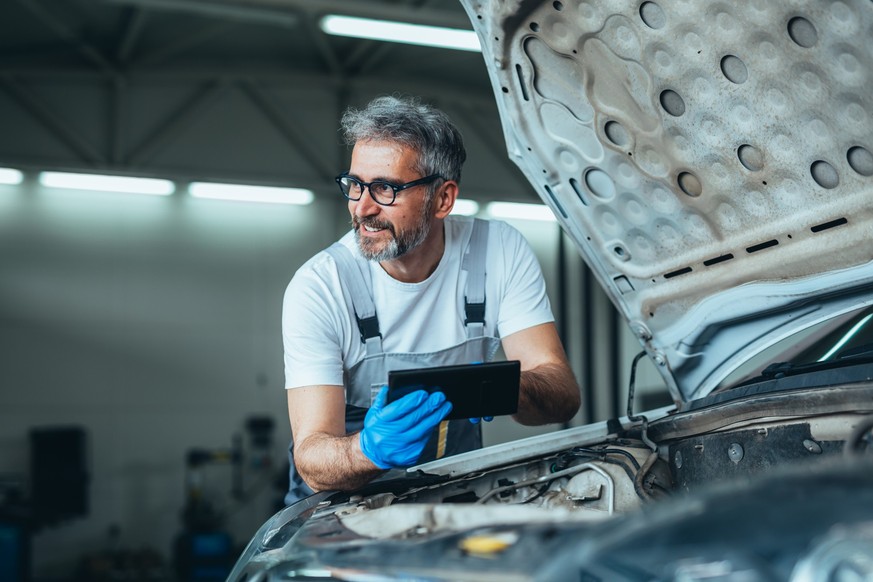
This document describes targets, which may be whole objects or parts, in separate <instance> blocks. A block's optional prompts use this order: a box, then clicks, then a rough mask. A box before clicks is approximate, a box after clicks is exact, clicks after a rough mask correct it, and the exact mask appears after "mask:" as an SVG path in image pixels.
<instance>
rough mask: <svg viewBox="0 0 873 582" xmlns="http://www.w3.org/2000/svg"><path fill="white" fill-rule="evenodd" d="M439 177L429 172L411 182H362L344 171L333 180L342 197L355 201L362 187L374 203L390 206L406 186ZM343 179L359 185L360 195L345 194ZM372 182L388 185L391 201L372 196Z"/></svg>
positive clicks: (362, 191)
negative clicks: (428, 174) (382, 200)
mask: <svg viewBox="0 0 873 582" xmlns="http://www.w3.org/2000/svg"><path fill="white" fill-rule="evenodd" d="M440 178H442V176H440V175H439V174H431V175H430V176H425V177H424V178H419V179H418V180H413V181H412V182H406V183H405V184H392V183H391V182H388V181H387V180H373V181H372V182H364V181H362V180H358V179H357V178H355V177H354V176H349V175H348V174H347V173H345V172H344V173H342V174H340V175H339V176H337V177H336V178H334V180H335V181H336V183H337V186H339V189H340V193H342V195H343V197H344V198H346V199H348V200H351V201H352V202H357V201H358V200H360V199H361V198H363V196H364V188H366V189H367V192H369V193H370V198H372V199H373V202H375V203H376V204H379V205H381V206H391V205H392V204H394V202H395V201H396V200H397V193H398V192H400V191H402V190H406V189H407V188H412V187H413V186H421V185H422V184H430V183H431V182H434V181H436V180H439V179H440ZM343 180H350V181H352V182H354V183H356V184H358V186H360V187H361V195H360V196H358V197H357V198H352V197H351V196H349V195H348V194H346V191H345V190H343V185H342V181H343ZM373 184H384V185H385V186H388V187H389V188H391V191H392V192H393V196H391V202H379V200H378V199H377V198H376V197H375V196H373V191H372V190H371V189H370V186H372V185H373Z"/></svg>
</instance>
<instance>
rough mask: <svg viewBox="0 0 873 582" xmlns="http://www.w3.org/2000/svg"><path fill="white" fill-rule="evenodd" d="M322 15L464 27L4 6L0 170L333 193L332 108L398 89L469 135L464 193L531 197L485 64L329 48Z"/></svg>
mask: <svg viewBox="0 0 873 582" xmlns="http://www.w3.org/2000/svg"><path fill="white" fill-rule="evenodd" d="M328 13H333V14H345V15H352V16H364V17H370V18H380V19H392V20H400V21H405V22H415V23H424V24H431V25H438V26H448V27H453V28H465V29H470V28H471V26H470V23H469V21H468V19H467V16H466V14H465V13H464V10H463V9H462V7H461V5H460V4H459V3H458V2H456V1H455V0H433V1H430V2H426V1H421V0H407V1H404V0H395V1H389V0H380V1H376V0H366V1H364V0H322V1H318V2H314V1H309V0H65V1H63V2H58V1H52V0H4V1H3V2H0V127H3V132H2V134H0V166H12V167H18V168H22V169H25V170H28V169H29V170H39V169H47V168H50V169H70V170H77V171H101V172H111V173H124V174H136V175H153V176H161V177H170V178H174V179H176V180H180V181H185V180H193V179H198V180H215V181H233V182H248V183H259V184H275V185H289V186H302V187H308V188H312V189H314V190H315V191H316V192H317V193H321V192H325V193H330V194H333V188H334V185H333V180H332V178H333V176H334V175H336V174H337V173H338V172H339V171H341V170H344V169H345V168H346V167H347V164H348V152H347V149H346V147H345V146H343V145H342V144H341V142H340V139H339V135H338V133H337V124H338V118H339V115H340V114H341V112H342V111H343V110H344V109H345V108H346V107H347V106H349V105H352V106H359V105H362V104H364V103H366V102H367V101H368V100H369V99H371V98H372V97H374V96H376V95H380V94H386V93H403V94H409V95H419V96H421V97H422V98H424V99H425V100H426V101H429V102H432V103H434V104H436V105H437V106H439V107H441V108H443V109H445V110H446V111H447V112H448V113H449V114H450V115H451V116H452V117H453V118H454V119H455V121H456V123H457V124H458V125H459V127H460V128H461V130H462V132H463V133H464V136H465V138H466V141H467V147H468V152H469V161H468V164H467V167H466V169H465V175H464V183H463V186H464V192H463V195H465V196H466V197H469V198H474V199H479V200H483V201H484V200H491V199H508V200H517V201H530V202H533V201H536V196H535V194H533V192H532V190H531V189H530V187H529V186H528V184H527V182H526V181H525V180H524V178H523V177H522V174H521V173H520V172H519V171H518V170H517V169H516V168H515V166H514V165H512V164H511V163H510V162H509V161H508V160H507V158H506V150H505V145H504V140H503V134H502V130H501V127H500V121H499V117H498V114H497V108H496V105H495V104H494V97H493V93H492V90H491V87H490V84H489V82H488V77H487V72H486V69H485V66H484V62H483V59H482V55H481V54H479V53H473V52H465V51H454V50H446V49H435V48H426V47H416V46H410V45H403V44H396V43H388V42H375V41H361V40H355V39H348V38H340V37H334V36H329V35H326V34H324V33H323V32H322V31H321V30H320V28H319V26H318V21H319V18H320V17H321V16H322V15H324V14H328Z"/></svg>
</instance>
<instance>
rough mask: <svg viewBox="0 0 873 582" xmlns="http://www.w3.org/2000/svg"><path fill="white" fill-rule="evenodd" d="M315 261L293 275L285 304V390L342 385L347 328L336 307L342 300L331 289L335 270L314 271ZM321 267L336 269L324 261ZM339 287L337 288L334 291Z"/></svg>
mask: <svg viewBox="0 0 873 582" xmlns="http://www.w3.org/2000/svg"><path fill="white" fill-rule="evenodd" d="M316 261H318V258H316V259H313V261H310V262H309V263H307V264H306V265H304V266H303V267H301V269H300V270H298V271H297V273H296V274H295V275H294V277H293V278H292V279H291V282H290V283H289V284H288V287H287V289H286V290H285V296H284V299H283V302H282V343H283V348H284V361H285V387H286V388H299V387H301V386H314V385H322V384H323V385H337V386H341V385H343V363H342V342H343V337H341V335H340V333H341V332H340V331H338V330H343V329H345V328H344V327H343V326H344V324H343V322H342V321H340V319H341V317H342V316H341V315H340V313H341V311H339V310H338V309H337V308H336V307H337V305H338V302H339V301H341V300H342V297H337V296H336V295H335V293H334V292H332V290H331V287H332V286H331V281H330V278H331V277H336V272H335V269H318V270H316V269H314V268H313V266H312V264H313V262H316ZM321 261H322V263H321V266H322V267H324V266H326V263H327V265H329V266H331V267H332V266H333V265H332V263H330V262H329V260H328V259H325V258H323V257H322V258H321ZM335 288H336V287H334V289H335Z"/></svg>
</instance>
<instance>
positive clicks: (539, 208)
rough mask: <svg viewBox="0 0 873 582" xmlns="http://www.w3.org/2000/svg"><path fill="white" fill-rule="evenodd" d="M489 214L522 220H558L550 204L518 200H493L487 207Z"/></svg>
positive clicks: (495, 216)
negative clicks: (520, 201)
mask: <svg viewBox="0 0 873 582" xmlns="http://www.w3.org/2000/svg"><path fill="white" fill-rule="evenodd" d="M487 211H488V214H490V215H491V216H493V217H494V218H512V219H520V220H544V221H549V222H556V219H555V215H554V214H553V213H552V211H551V210H550V209H549V207H548V206H545V205H543V204H521V203H518V202H491V203H490V204H488V208H487Z"/></svg>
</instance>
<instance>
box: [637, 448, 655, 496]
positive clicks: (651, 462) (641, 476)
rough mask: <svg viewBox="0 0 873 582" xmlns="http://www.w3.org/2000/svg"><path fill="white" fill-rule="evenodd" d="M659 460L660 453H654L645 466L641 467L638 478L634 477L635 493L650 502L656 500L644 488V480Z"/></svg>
mask: <svg viewBox="0 0 873 582" xmlns="http://www.w3.org/2000/svg"><path fill="white" fill-rule="evenodd" d="M657 460H658V453H655V452H653V453H652V454H650V455H649V456H648V458H647V459H646V461H645V462H644V463H643V466H642V467H640V470H639V471H637V474H636V476H635V477H634V491H636V494H637V495H638V496H639V497H640V499H643V500H645V501H650V500H652V499H654V498H655V496H654V495H652V494H651V493H650V492H648V491H646V488H645V486H643V480H644V479H645V478H646V475H647V474H648V473H649V471H650V470H651V469H652V466H653V465H654V464H655V461H657Z"/></svg>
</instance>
